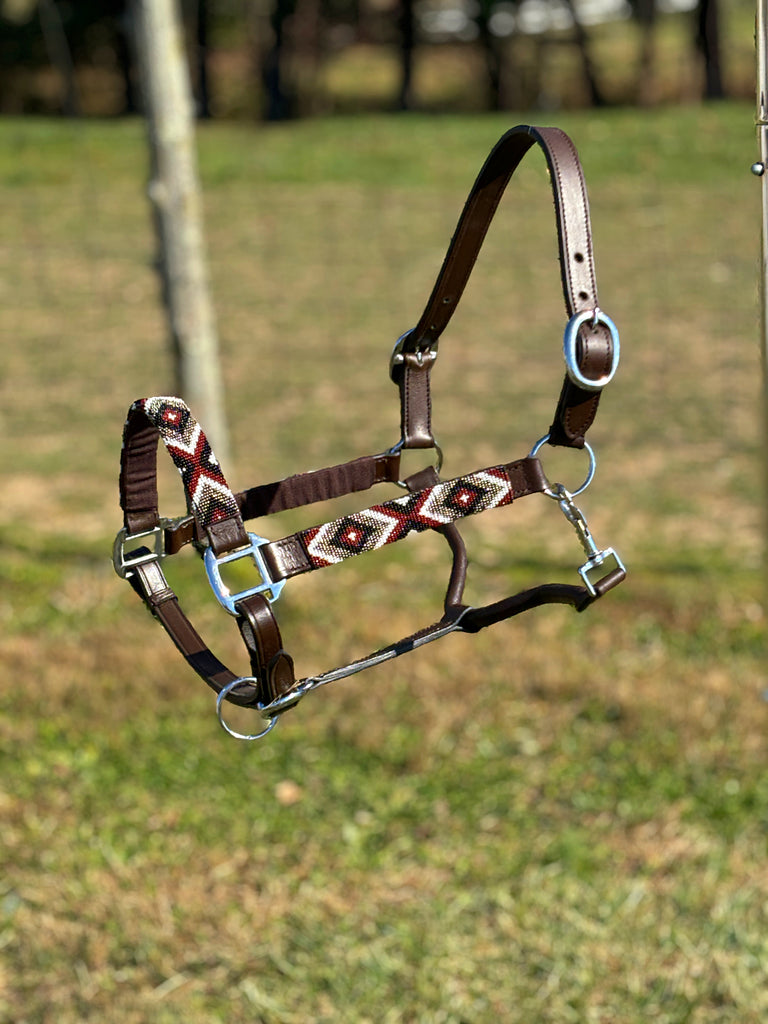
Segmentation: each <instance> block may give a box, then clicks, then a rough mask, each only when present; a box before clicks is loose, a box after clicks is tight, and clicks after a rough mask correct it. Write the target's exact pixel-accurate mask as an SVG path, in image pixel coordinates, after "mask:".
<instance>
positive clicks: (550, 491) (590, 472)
mask: <svg viewBox="0 0 768 1024" xmlns="http://www.w3.org/2000/svg"><path fill="white" fill-rule="evenodd" d="M548 440H549V434H545V435H544V437H541V438H539V440H538V441H537V442H536V444H535V445H534V446H533V448H531V450H530V451H529V452H528V458H529V459H532V458H534V457H535V456H536V455H537V454H538V451H539V449H540V448H541V447H542V445H545V444H546V443H547V441H548ZM584 451H585V452H586V453H587V455H589V468H588V469H587V477H586V479H585V481H584V483H583V484H582V485H581V487H577V488H576V490H575V491H570V494H571V497H575V496H576V495H577V494H581V492H582V491H586V489H587V488H588V487H589V485H590V484H591V483H592V479H593V477H594V475H595V470H596V469H597V457H596V455H595V452H594V449H593V448H592V446H591V445H590V444H589V442H588V441H585V442H584ZM560 486H561V484H555V485H554V487H553V486H552V485H551V484H549V483H548V484H547V488H546V490H545V491H544V493H545V494H546V495H548V497H550V498H555V500H557V501H559V500H560V499H559V498H558V496H557V493H556V490H555V489H556V488H557V487H560Z"/></svg>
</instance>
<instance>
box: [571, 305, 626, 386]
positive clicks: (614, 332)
mask: <svg viewBox="0 0 768 1024" xmlns="http://www.w3.org/2000/svg"><path fill="white" fill-rule="evenodd" d="M588 320H591V321H592V326H593V327H597V325H598V324H603V325H604V326H605V327H607V328H608V331H609V333H610V335H611V348H612V349H613V359H612V361H611V368H610V370H609V371H608V373H606V374H604V376H602V377H598V378H597V379H594V378H592V377H585V376H584V374H583V373H582V372H581V369H580V367H579V362H578V359H577V358H576V341H577V338H578V335H579V330H580V328H581V327H582V326H583V325H584V324H585V323H586V322H587V321H588ZM620 353H621V345H620V343H619V329H618V327H617V326H616V324H615V323H614V322H613V320H611V318H610V317H609V316H606V314H605V313H604V312H603V311H602V309H599V308H597V307H596V308H595V309H594V310H586V311H585V312H583V313H576V314H575V315H574V316H572V317H571V319H570V320H569V321H568V323H567V324H566V327H565V334H564V335H563V354H564V355H565V368H566V372H567V374H568V377H569V379H570V380H571V381H572V382H573V383H574V384H575V385H576V386H577V387H580V388H581V389H582V390H583V391H602V390H603V388H604V387H605V385H606V384H609V383H610V382H611V381H612V380H613V376H614V374H615V373H616V369H617V368H618V365H619V356H620Z"/></svg>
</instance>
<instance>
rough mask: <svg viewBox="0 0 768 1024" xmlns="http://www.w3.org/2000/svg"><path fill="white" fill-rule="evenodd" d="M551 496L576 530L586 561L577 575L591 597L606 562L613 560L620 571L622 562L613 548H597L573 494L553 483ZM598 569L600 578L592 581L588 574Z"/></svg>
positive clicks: (603, 577) (604, 573) (604, 575)
mask: <svg viewBox="0 0 768 1024" xmlns="http://www.w3.org/2000/svg"><path fill="white" fill-rule="evenodd" d="M552 496H553V497H554V498H555V499H556V500H557V503H558V504H559V506H560V509H561V511H562V513H563V515H564V516H565V518H566V519H567V520H568V522H569V523H570V524H571V526H572V527H573V528H574V530H575V531H576V536H577V537H578V538H579V543H580V544H581V546H582V548H583V549H584V554H585V555H586V556H587V560H586V562H585V563H584V564H583V565H582V566H580V567H579V576H581V578H582V580H583V581H584V586H585V587H586V588H587V590H588V591H589V593H590V594H591V595H592V597H597V596H598V595H597V587H596V584H597V583H600V581H601V580H603V579H605V577H606V576H607V575H608V572H605V571H604V569H605V567H606V563H609V564H610V563H611V562H613V569H621V570H622V571H624V563H623V562H622V560H621V559H620V558H619V556H618V555H617V554H616V552H615V551H614V550H613V548H604V549H602V550H601V549H600V548H598V546H597V544H596V543H595V539H594V537H593V536H592V534H591V533H590V530H589V526H588V525H587V520H586V518H585V517H584V513H583V512H582V511H581V509H580V508H579V507H578V506H577V505H576V504H574V501H573V495H572V494H570V493H569V492H568V491H567V490H566V489H565V488H564V487H563V485H562V484H555V485H554V488H553V495H552ZM598 570H600V572H601V573H602V575H601V576H600V579H598V580H596V581H595V583H593V582H592V580H591V578H590V576H591V575H592V574H594V573H595V572H596V571H598ZM611 571H612V570H611Z"/></svg>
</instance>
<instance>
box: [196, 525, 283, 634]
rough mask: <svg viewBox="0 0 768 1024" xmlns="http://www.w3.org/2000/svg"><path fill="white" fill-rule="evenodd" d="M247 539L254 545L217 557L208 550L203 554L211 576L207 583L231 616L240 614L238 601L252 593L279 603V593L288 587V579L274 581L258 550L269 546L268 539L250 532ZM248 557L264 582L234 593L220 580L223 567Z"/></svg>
mask: <svg viewBox="0 0 768 1024" xmlns="http://www.w3.org/2000/svg"><path fill="white" fill-rule="evenodd" d="M248 538H249V540H250V542H251V543H250V544H249V545H248V547H243V548H238V549H237V550H236V551H229V552H227V553H226V554H224V555H216V554H215V552H214V551H213V549H212V548H206V549H205V552H204V555H203V560H204V562H205V571H206V573H207V574H208V582H209V583H210V584H211V589H212V590H213V592H214V594H215V595H216V598H217V599H218V601H219V603H220V604H221V605H222V606H223V607H224V608H226V610H227V611H228V612H229V614H230V615H237V602H238V601H242V600H244V599H245V598H246V597H250V596H251V595H252V594H266V596H267V599H268V600H269V601H276V600H277V599H278V597H279V596H280V591H281V590H282V589H283V587H284V586H285V580H273V579H272V577H271V576H270V575H269V569H268V567H267V563H266V562H265V561H264V556H263V555H262V554H261V551H260V550H259V549H260V548H263V547H264V545H265V544H269V541H268V540H267V539H266V538H265V537H257V535H256V534H255V533H249V534H248ZM248 557H250V558H251V559H252V560H253V564H254V565H255V566H256V568H257V570H258V572H259V575H260V576H261V583H258V584H257V585H256V586H255V587H248V588H247V589H246V590H240V591H238V593H236V594H233V593H232V592H231V591H230V590H229V588H228V587H227V586H226V585H225V584H224V581H223V580H222V578H221V566H222V565H226V564H227V563H228V562H237V561H239V560H240V559H241V558H248Z"/></svg>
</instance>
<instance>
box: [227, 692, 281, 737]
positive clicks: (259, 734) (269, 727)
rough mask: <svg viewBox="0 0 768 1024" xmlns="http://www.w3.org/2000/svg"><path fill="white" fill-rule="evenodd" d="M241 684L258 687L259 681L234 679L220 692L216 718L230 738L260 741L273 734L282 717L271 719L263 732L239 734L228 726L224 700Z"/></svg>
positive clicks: (275, 716)
mask: <svg viewBox="0 0 768 1024" xmlns="http://www.w3.org/2000/svg"><path fill="white" fill-rule="evenodd" d="M241 683H253V684H254V685H256V686H258V683H259V681H258V679H254V678H253V676H241V677H240V678H239V679H233V680H232V682H231V683H227V685H226V686H225V687H224V689H223V690H220V691H219V695H218V697H217V698H216V717H217V718H218V720H219V725H220V726H221V728H222V729H223V730H224V732H227V733H229V735H230V736H234V738H235V739H236V740H248V741H249V742H250V741H252V740H260V739H261V738H262V736H266V735H267V733H269V732H272V730H273V729H274V728H275V726H276V725H277V722H278V719H279V717H280V716H279V715H274V716H273V717H271V718H270V719H269V721H268V723H267V726H266V728H264V729H262V730H261V732H254V733H246V732H237V730H235V729H233V728H232V726H231V725H228V724H227V723H226V722H225V721H224V716H223V714H222V711H221V706H222V704H223V703H224V700H225V698H226V696H227V694H228V693H229V692H230V690H234V688H235V687H236V686H239V685H240V684H241Z"/></svg>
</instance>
